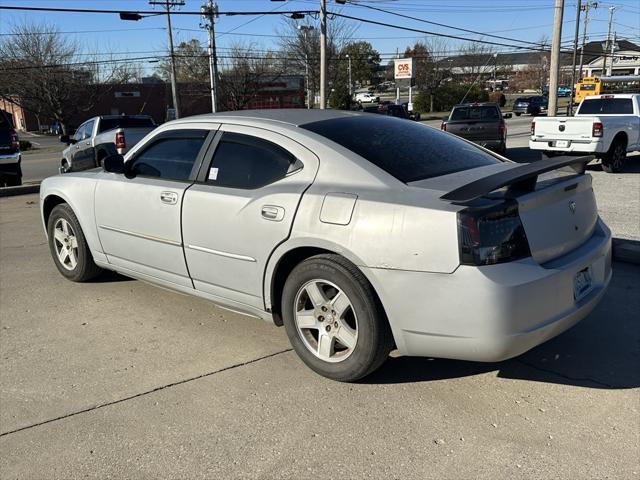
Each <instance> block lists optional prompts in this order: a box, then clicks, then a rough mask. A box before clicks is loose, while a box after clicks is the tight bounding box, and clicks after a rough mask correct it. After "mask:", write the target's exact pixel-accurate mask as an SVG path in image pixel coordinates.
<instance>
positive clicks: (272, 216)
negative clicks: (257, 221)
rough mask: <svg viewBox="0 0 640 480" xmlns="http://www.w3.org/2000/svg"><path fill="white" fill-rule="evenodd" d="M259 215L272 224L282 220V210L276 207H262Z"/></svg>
mask: <svg viewBox="0 0 640 480" xmlns="http://www.w3.org/2000/svg"><path fill="white" fill-rule="evenodd" d="M261 213H262V218H264V219H266V220H272V221H274V222H280V221H281V220H282V219H283V218H284V208H282V207H278V206H276V205H263V206H262V212H261Z"/></svg>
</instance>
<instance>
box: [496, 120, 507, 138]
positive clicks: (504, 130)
mask: <svg viewBox="0 0 640 480" xmlns="http://www.w3.org/2000/svg"><path fill="white" fill-rule="evenodd" d="M498 132H500V135H501V136H502V137H503V138H506V137H507V124H506V123H504V122H501V123H500V125H498Z"/></svg>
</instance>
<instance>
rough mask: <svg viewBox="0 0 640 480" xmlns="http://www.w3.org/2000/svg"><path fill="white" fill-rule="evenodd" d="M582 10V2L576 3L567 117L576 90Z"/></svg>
mask: <svg viewBox="0 0 640 480" xmlns="http://www.w3.org/2000/svg"><path fill="white" fill-rule="evenodd" d="M581 10H582V2H581V1H580V0H578V1H577V2H576V30H575V32H574V35H573V58H572V60H571V94H570V96H569V106H568V107H567V116H568V117H570V116H572V115H573V98H574V96H575V89H576V57H577V56H578V36H579V35H580V11H581Z"/></svg>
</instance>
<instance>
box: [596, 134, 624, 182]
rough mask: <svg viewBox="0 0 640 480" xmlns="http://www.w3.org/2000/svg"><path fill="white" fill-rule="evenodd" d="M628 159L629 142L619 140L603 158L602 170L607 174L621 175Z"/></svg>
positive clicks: (616, 140) (614, 142) (615, 141)
mask: <svg viewBox="0 0 640 480" xmlns="http://www.w3.org/2000/svg"><path fill="white" fill-rule="evenodd" d="M626 158H627V142H625V141H624V140H623V139H622V138H617V139H615V140H614V141H613V143H612V144H611V146H610V147H609V151H608V152H607V154H606V155H605V156H604V157H603V158H602V170H604V171H605V172H607V173H620V172H621V171H622V170H623V168H624V161H625V159H626Z"/></svg>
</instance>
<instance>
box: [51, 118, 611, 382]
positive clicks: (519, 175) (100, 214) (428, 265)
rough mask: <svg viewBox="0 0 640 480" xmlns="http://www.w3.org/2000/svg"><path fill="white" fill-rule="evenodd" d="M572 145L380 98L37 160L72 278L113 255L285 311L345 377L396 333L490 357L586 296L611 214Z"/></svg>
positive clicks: (114, 264)
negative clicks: (373, 109) (482, 143)
mask: <svg viewBox="0 0 640 480" xmlns="http://www.w3.org/2000/svg"><path fill="white" fill-rule="evenodd" d="M583 162H584V159H583V158H578V159H576V158H571V159H567V158H558V159H545V160H542V161H539V162H535V163H533V164H517V163H514V162H511V161H509V160H507V159H505V158H502V157H499V156H497V155H494V154H492V153H490V152H488V151H486V150H485V149H482V148H479V147H477V146H476V145H474V144H473V143H471V142H468V141H466V140H464V139H461V138H458V137H456V136H454V135H448V134H446V133H443V132H441V131H440V130H438V129H434V128H431V127H428V126H425V125H423V124H420V123H417V122H407V121H404V120H401V119H398V118H392V117H389V116H384V115H369V114H364V113H355V112H345V111H336V110H306V109H292V110H256V111H240V112H225V113H221V114H213V115H212V114H208V115H201V116H197V117H191V118H183V119H180V120H176V121H172V122H168V123H166V124H164V125H162V126H160V127H158V128H157V129H156V130H155V131H154V132H152V133H151V134H150V135H149V136H148V137H146V138H145V139H144V140H143V141H141V142H140V143H139V144H138V145H136V146H135V147H134V148H133V149H132V150H131V151H129V152H128V153H127V154H126V155H125V156H124V158H123V157H122V156H121V155H113V156H109V157H107V158H106V159H105V161H104V170H102V169H100V170H99V169H95V170H90V171H85V172H77V173H70V174H66V175H58V176H54V177H49V178H47V179H45V180H44V182H43V183H42V185H41V189H40V206H41V211H42V220H43V222H44V225H45V227H46V232H47V236H48V242H49V246H50V250H51V254H52V258H53V261H54V263H55V265H56V267H57V268H58V270H59V271H60V273H61V274H62V275H63V276H64V277H66V278H67V279H69V280H72V281H76V282H80V281H86V280H89V279H91V278H94V277H96V276H97V275H99V274H100V272H101V270H102V269H107V270H115V271H118V272H121V273H122V274H124V275H127V276H131V277H134V278H140V279H143V280H145V281H148V282H152V283H156V284H158V285H160V286H162V287H165V288H169V289H173V290H176V291H179V292H182V293H187V294H190V295H194V296H198V297H202V298H206V299H209V300H211V301H213V302H216V303H218V304H220V305H222V306H223V307H225V308H229V309H232V310H234V311H238V312H244V313H247V314H248V315H251V316H253V317H259V318H262V319H264V320H267V321H269V322H273V323H275V324H276V325H284V327H285V330H286V332H287V335H288V337H289V339H290V341H291V344H292V345H293V348H294V349H295V351H296V353H297V354H298V355H299V356H300V358H301V359H302V360H303V361H304V362H305V363H306V364H307V365H308V366H309V367H311V368H312V369H313V370H315V371H316V372H318V373H320V374H322V375H325V376H327V377H329V378H333V379H335V380H340V381H353V380H356V379H359V378H362V377H363V376H365V375H367V374H369V373H371V372H372V371H374V370H375V369H376V368H378V367H379V366H380V365H381V364H382V363H383V362H384V361H385V359H386V358H387V356H388V354H389V352H390V351H391V350H392V349H397V350H398V351H399V353H400V354H403V355H420V356H430V357H444V358H453V359H463V360H473V361H485V362H486V361H489V362H493V361H501V360H504V359H507V358H510V357H514V356H517V355H520V354H521V353H523V352H525V351H527V350H529V349H530V348H532V347H534V346H536V345H538V344H540V343H542V342H544V341H546V340H548V339H550V338H552V337H554V336H556V335H558V334H559V333H561V332H562V331H564V330H566V329H567V328H569V327H571V326H572V325H574V324H575V323H576V322H578V321H579V320H580V319H582V318H584V317H585V316H586V315H588V314H589V312H591V310H592V309H593V308H594V307H595V306H596V305H597V304H598V302H599V301H600V299H601V298H602V296H603V294H604V292H605V289H606V287H607V285H608V283H609V280H610V278H611V266H610V262H611V232H610V231H609V229H608V228H607V227H606V226H605V224H604V223H603V222H602V221H601V220H600V218H599V217H598V211H597V208H596V203H595V198H594V192H593V189H592V188H591V176H590V175H586V174H584V173H579V172H583V171H584V164H583ZM569 165H572V166H574V167H575V168H576V170H577V172H574V173H573V174H569V173H567V174H565V175H564V176H563V175H562V172H554V173H555V175H550V176H548V178H547V177H545V176H543V174H545V173H546V172H551V171H555V170H557V169H560V168H563V167H566V166H569ZM541 175H542V176H543V177H542V178H541V180H544V181H540V182H536V179H537V178H538V176H541ZM80 292H81V291H80V290H77V289H76V290H74V295H81V293H80ZM122 301H128V300H127V299H122ZM175 321H176V322H179V321H180V319H175Z"/></svg>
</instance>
